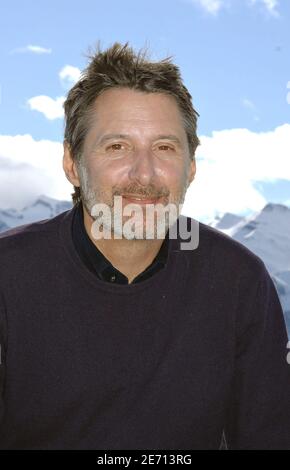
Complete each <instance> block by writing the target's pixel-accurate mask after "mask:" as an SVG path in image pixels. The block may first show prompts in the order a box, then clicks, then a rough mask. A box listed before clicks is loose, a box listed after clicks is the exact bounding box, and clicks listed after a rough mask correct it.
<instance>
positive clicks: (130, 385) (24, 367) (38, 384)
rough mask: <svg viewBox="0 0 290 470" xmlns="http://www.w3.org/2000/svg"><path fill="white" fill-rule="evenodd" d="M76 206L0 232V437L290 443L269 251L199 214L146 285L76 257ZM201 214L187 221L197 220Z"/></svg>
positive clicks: (30, 441) (87, 443) (289, 383)
mask: <svg viewBox="0 0 290 470" xmlns="http://www.w3.org/2000/svg"><path fill="white" fill-rule="evenodd" d="M74 211H75V208H73V209H71V210H69V211H66V212H64V213H62V214H60V215H58V216H56V217H54V218H53V219H48V220H44V221H40V222H37V223H33V224H29V225H25V226H21V227H18V228H16V229H12V230H9V231H7V232H4V233H2V234H1V236H0V340H1V365H0V392H1V395H0V398H1V401H0V448H1V449H110V450H113V449H118V450H120V449H129V450H131V449H170V450H174V449H175V450H176V449H218V448H219V446H220V442H221V437H222V433H223V431H224V432H225V436H226V440H227V444H228V447H229V448H230V449H290V366H289V364H288V363H287V360H286V356H287V352H288V351H287V348H286V345H287V333H286V327H285V322H284V318H283V312H282V309H281V304H280V302H279V299H278V295H277V292H276V289H275V286H274V284H273V281H272V280H271V277H270V275H269V273H268V271H267V270H266V268H265V265H264V263H263V262H262V260H261V259H260V258H259V257H258V256H256V255H255V254H253V253H252V252H251V251H249V250H248V249H247V248H245V247H244V246H243V245H242V244H240V243H238V242H236V241H234V240H232V239H231V238H230V237H228V236H227V235H224V234H222V233H221V232H219V231H218V230H216V229H214V228H212V227H209V226H207V225H205V224H202V223H200V224H199V228H200V232H199V237H200V239H199V246H198V248H197V249H195V250H191V251H188V250H180V243H179V241H180V240H178V239H177V240H174V239H171V240H170V242H169V254H168V263H167V264H166V267H165V268H164V269H162V270H161V271H159V272H157V273H156V274H154V275H153V276H152V277H150V278H148V279H146V280H144V281H142V282H140V283H136V284H134V283H133V284H128V285H118V284H110V283H107V282H104V281H102V280H100V279H98V278H97V277H96V276H95V275H94V274H93V273H92V272H90V271H89V270H88V269H87V268H86V266H85V265H84V264H83V262H82V260H81V259H80V258H79V257H78V255H77V252H76V250H75V248H74V245H73V240H72V234H71V223H72V217H73V213H74ZM188 220H190V219H188Z"/></svg>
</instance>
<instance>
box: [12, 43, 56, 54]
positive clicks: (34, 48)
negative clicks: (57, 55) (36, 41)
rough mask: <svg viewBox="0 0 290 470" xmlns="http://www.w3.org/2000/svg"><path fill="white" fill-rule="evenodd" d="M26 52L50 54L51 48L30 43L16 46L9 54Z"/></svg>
mask: <svg viewBox="0 0 290 470" xmlns="http://www.w3.org/2000/svg"><path fill="white" fill-rule="evenodd" d="M26 52H32V53H33V54H51V52H52V50H51V49H47V48H46V47H41V46H33V45H32V44H30V45H28V46H25V47H18V48H16V49H13V50H12V51H11V54H24V53H26Z"/></svg>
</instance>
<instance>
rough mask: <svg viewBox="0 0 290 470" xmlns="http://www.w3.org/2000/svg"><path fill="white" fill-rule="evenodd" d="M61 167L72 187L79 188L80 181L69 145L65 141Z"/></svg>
mask: <svg viewBox="0 0 290 470" xmlns="http://www.w3.org/2000/svg"><path fill="white" fill-rule="evenodd" d="M62 167H63V170H64V172H65V175H66V177H67V179H68V180H69V182H70V183H71V184H72V185H73V186H77V187H79V186H80V181H79V176H78V172H77V166H76V162H75V161H74V159H73V155H72V151H71V148H70V145H69V143H68V142H67V141H66V140H64V141H63V160H62Z"/></svg>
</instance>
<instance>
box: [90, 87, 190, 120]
mask: <svg viewBox="0 0 290 470" xmlns="http://www.w3.org/2000/svg"><path fill="white" fill-rule="evenodd" d="M92 117H93V121H94V123H95V124H98V127H99V126H101V127H103V126H105V127H107V125H110V124H111V125H112V124H119V125H120V124H125V125H126V124H128V125H130V124H136V125H138V124H140V125H141V124H144V125H145V126H146V125H147V126H150V125H153V126H154V125H155V126H158V125H170V126H173V127H175V128H176V127H179V128H182V127H183V125H182V115H181V112H180V110H179V107H178V105H177V102H176V100H175V98H174V97H173V96H170V95H168V94H165V93H159V92H158V93H147V92H142V91H139V90H131V89H128V88H112V89H109V90H105V91H104V92H102V94H101V95H100V96H98V97H97V98H96V100H95V103H94V107H93V114H92Z"/></svg>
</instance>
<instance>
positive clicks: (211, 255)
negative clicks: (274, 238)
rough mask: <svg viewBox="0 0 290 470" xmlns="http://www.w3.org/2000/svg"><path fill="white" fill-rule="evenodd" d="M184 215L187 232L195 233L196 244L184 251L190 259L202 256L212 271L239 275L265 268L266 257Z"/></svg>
mask: <svg viewBox="0 0 290 470" xmlns="http://www.w3.org/2000/svg"><path fill="white" fill-rule="evenodd" d="M182 217H183V219H184V220H183V223H184V224H187V228H188V232H189V231H190V233H193V234H194V237H195V248H194V249H193V250H186V251H185V253H186V255H187V257H188V258H189V259H192V260H196V259H197V258H199V259H201V260H202V261H203V262H204V263H206V264H208V266H210V267H211V270H213V271H219V272H227V271H231V272H236V275H238V274H243V273H249V274H254V275H257V276H259V275H261V274H262V273H263V272H264V271H265V269H266V268H265V264H264V262H263V260H262V259H261V258H260V257H259V256H258V255H257V254H255V253H254V252H253V251H251V250H250V249H249V248H247V247H246V246H245V245H243V244H242V243H241V242H238V241H237V240H234V239H233V238H231V237H230V236H229V235H227V234H225V233H224V232H221V231H220V230H218V229H216V228H214V227H211V226H210V225H207V224H205V223H203V222H200V221H198V220H196V219H193V218H191V217H186V216H182ZM180 241H181V240H180V239H179V242H180Z"/></svg>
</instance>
